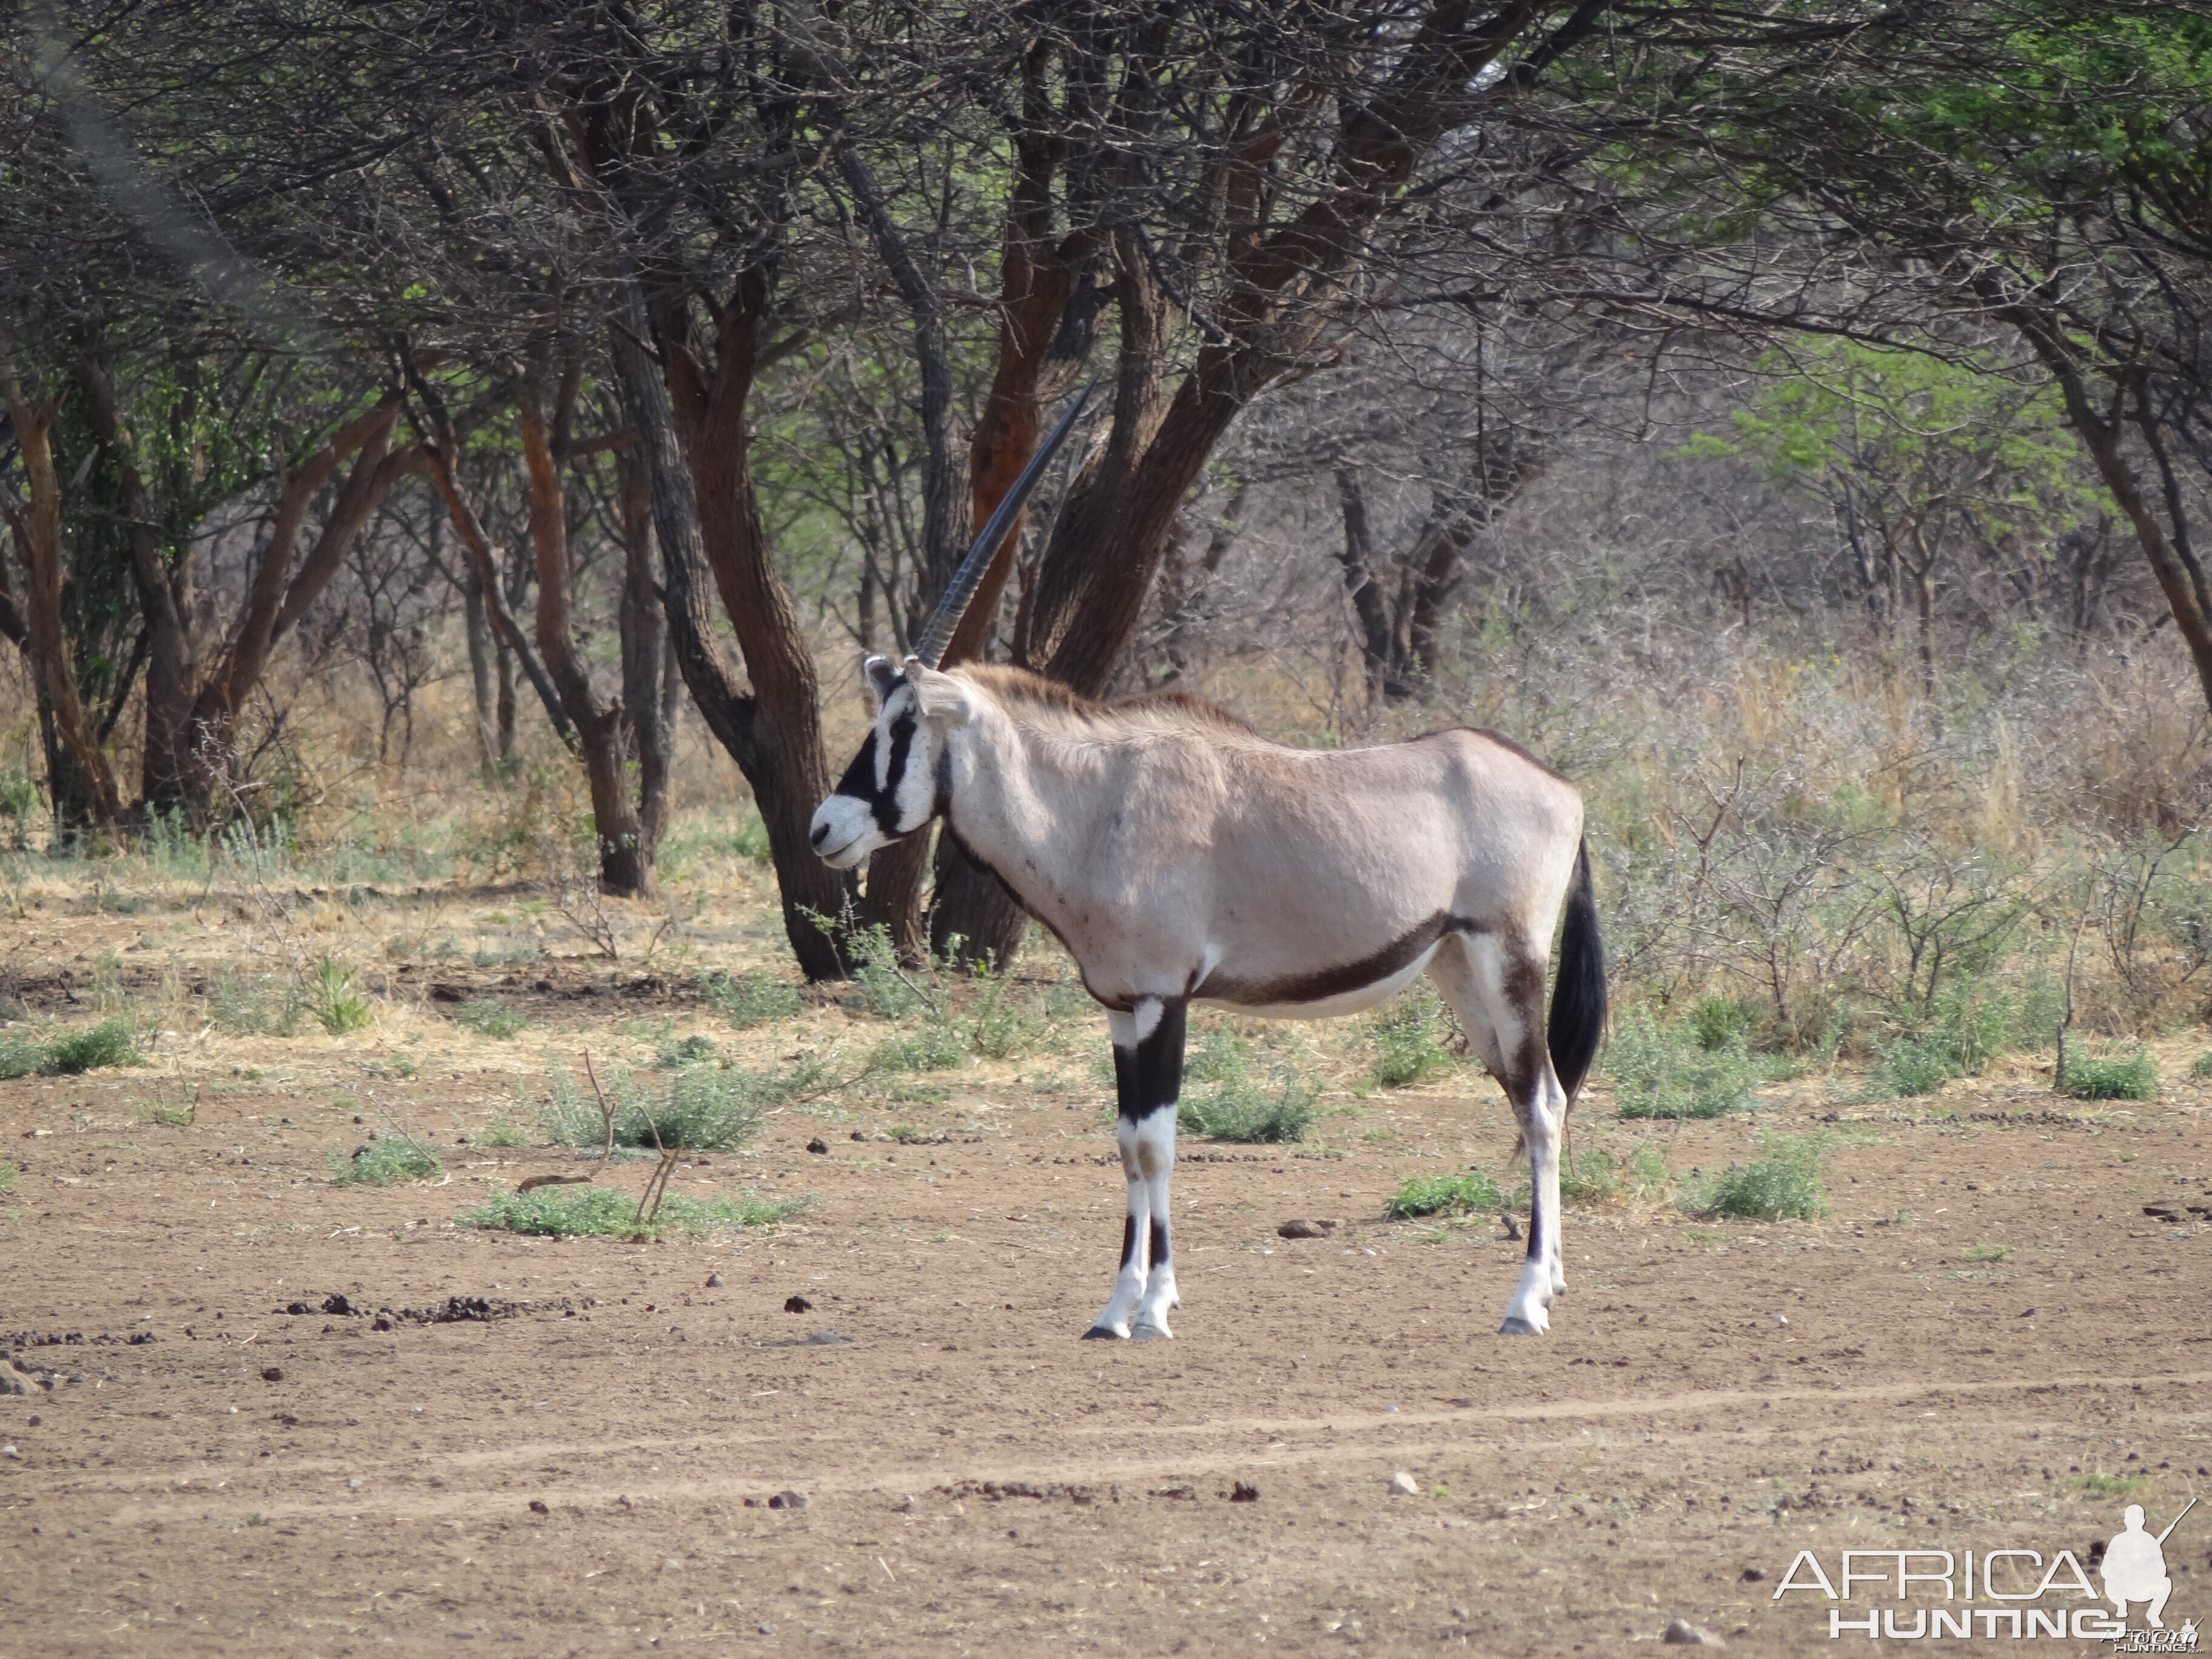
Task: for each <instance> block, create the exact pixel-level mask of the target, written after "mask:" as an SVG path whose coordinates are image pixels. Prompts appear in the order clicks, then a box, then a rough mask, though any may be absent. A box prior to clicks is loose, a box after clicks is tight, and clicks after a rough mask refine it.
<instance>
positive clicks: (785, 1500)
mask: <svg viewBox="0 0 2212 1659" xmlns="http://www.w3.org/2000/svg"><path fill="white" fill-rule="evenodd" d="M768 1506H769V1508H770V1509H772V1510H803V1509H805V1507H806V1494H805V1492H778V1493H776V1495H775V1497H773V1498H769V1500H768Z"/></svg>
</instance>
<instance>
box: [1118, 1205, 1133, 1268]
mask: <svg viewBox="0 0 2212 1659" xmlns="http://www.w3.org/2000/svg"><path fill="white" fill-rule="evenodd" d="M1136 1254H1137V1218H1136V1217H1134V1216H1133V1215H1125V1216H1123V1217H1122V1218H1121V1265H1122V1266H1123V1267H1127V1266H1128V1265H1129V1263H1130V1261H1132V1260H1133V1259H1134V1257H1135V1255H1136Z"/></svg>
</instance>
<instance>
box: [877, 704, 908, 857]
mask: <svg viewBox="0 0 2212 1659" xmlns="http://www.w3.org/2000/svg"><path fill="white" fill-rule="evenodd" d="M874 735H875V734H874V733H873V732H871V733H869V736H870V738H871V739H872V738H873V737H874ZM913 747H914V716H913V715H912V714H901V715H900V716H899V717H898V718H897V719H896V720H893V721H892V722H891V761H890V765H889V766H888V767H886V768H885V769H884V787H882V788H881V789H880V790H878V791H877V792H876V795H875V799H872V801H870V802H869V803H868V805H869V809H870V810H871V811H873V812H874V813H875V815H876V827H877V828H878V829H881V830H882V831H883V832H884V834H885V835H887V836H896V834H898V832H899V821H898V819H899V807H898V787H899V781H900V780H901V779H902V778H904V777H905V776H906V757H907V752H908V750H910V749H912V748H913Z"/></svg>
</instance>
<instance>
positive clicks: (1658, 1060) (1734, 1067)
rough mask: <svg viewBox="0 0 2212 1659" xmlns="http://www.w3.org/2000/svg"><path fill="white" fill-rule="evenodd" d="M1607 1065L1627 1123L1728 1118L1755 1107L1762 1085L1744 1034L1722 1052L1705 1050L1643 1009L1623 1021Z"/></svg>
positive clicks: (1727, 1039) (1730, 1038)
mask: <svg viewBox="0 0 2212 1659" xmlns="http://www.w3.org/2000/svg"><path fill="white" fill-rule="evenodd" d="M1605 1063H1606V1069H1607V1071H1608V1072H1610V1073H1612V1074H1613V1098H1614V1099H1615V1101H1616V1102H1617V1103H1619V1107H1620V1115H1621V1116H1623V1117H1638V1118H1653V1117H1660V1118H1710V1117H1722V1116H1725V1115H1727V1114H1728V1113H1730V1112H1734V1111H1740V1110H1741V1109H1743V1108H1744V1107H1746V1106H1747V1105H1749V1104H1750V1103H1751V1098H1752V1091H1753V1088H1755V1087H1756V1086H1757V1085H1758V1083H1759V1064H1758V1062H1757V1061H1756V1060H1753V1058H1752V1057H1751V1047H1750V1044H1749V1043H1748V1042H1746V1041H1745V1039H1744V1036H1743V1033H1742V1032H1741V1031H1736V1032H1732V1033H1729V1034H1728V1035H1727V1036H1724V1037H1723V1041H1722V1042H1721V1045H1720V1046H1719V1047H1718V1048H1711V1049H1707V1048H1701V1047H1699V1046H1698V1045H1696V1044H1695V1043H1692V1042H1689V1041H1687V1040H1686V1036H1685V1034H1684V1033H1683V1032H1681V1031H1680V1030H1667V1029H1664V1028H1662V1026H1661V1025H1660V1024H1659V1023H1658V1022H1657V1021H1656V1020H1655V1019H1653V1018H1651V1016H1650V1014H1649V1013H1648V1012H1645V1011H1644V1010H1643V1009H1640V1008H1638V1009H1635V1010H1633V1011H1632V1012H1630V1013H1629V1014H1627V1015H1626V1017H1625V1018H1623V1019H1622V1020H1621V1022H1620V1027H1619V1029H1618V1030H1615V1032H1614V1033H1613V1041H1612V1042H1611V1043H1610V1044H1609V1045H1608V1046H1607V1049H1606V1062H1605Z"/></svg>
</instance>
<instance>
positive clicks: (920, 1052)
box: [868, 1021, 968, 1072]
mask: <svg viewBox="0 0 2212 1659" xmlns="http://www.w3.org/2000/svg"><path fill="white" fill-rule="evenodd" d="M967 1058H968V1048H967V1045H966V1044H965V1043H963V1042H961V1040H960V1034H959V1033H958V1032H957V1031H955V1030H952V1029H951V1027H950V1026H948V1025H942V1024H937V1023H936V1022H934V1021H931V1022H928V1023H926V1024H923V1025H921V1027H919V1028H918V1029H916V1030H912V1031H902V1032H900V1033H899V1034H898V1035H897V1036H887V1037H885V1038H884V1040H883V1041H882V1042H878V1044H877V1045H876V1046H875V1048H873V1049H872V1050H871V1051H870V1053H869V1055H868V1067H869V1069H870V1070H871V1071H877V1072H948V1071H951V1069H952V1068H953V1067H954V1066H957V1065H959V1064H961V1062H962V1061H963V1060H966V1059H967Z"/></svg>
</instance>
